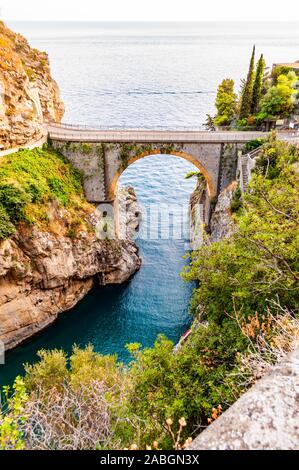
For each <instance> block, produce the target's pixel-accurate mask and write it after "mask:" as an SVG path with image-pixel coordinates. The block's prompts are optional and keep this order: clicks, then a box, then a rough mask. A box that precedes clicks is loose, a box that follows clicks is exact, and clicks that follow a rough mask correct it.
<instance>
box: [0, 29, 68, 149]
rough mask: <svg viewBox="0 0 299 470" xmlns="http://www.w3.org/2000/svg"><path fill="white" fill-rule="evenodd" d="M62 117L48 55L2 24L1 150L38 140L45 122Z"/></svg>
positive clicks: (0, 82) (0, 38)
mask: <svg viewBox="0 0 299 470" xmlns="http://www.w3.org/2000/svg"><path fill="white" fill-rule="evenodd" d="M63 114H64V105H63V102H62V101H61V99H60V96H59V88H58V86H57V84H56V82H55V81H54V80H53V78H52V77H51V73H50V66H49V60H48V56H47V54H46V53H45V52H40V51H38V50H37V49H33V48H31V47H30V45H29V44H28V42H27V40H26V39H25V38H24V37H23V36H21V35H20V34H16V33H14V32H13V31H11V30H10V29H9V28H7V27H6V26H5V25H4V23H3V22H1V21H0V150H1V149H7V148H11V147H17V146H20V145H24V144H26V143H28V142H30V141H33V140H38V139H39V138H41V137H42V135H43V122H44V121H45V120H47V121H56V122H58V121H60V120H61V118H62V116H63Z"/></svg>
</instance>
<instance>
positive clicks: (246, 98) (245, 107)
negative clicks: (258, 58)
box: [239, 46, 255, 119]
mask: <svg viewBox="0 0 299 470" xmlns="http://www.w3.org/2000/svg"><path fill="white" fill-rule="evenodd" d="M254 57H255V46H253V51H252V55H251V59H250V64H249V70H248V74H247V79H246V82H245V84H244V88H243V91H242V96H241V106H240V114H239V117H240V119H243V118H246V117H248V116H249V115H250V113H251V103H252V92H253V82H254Z"/></svg>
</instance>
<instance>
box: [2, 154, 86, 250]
mask: <svg viewBox="0 0 299 470" xmlns="http://www.w3.org/2000/svg"><path fill="white" fill-rule="evenodd" d="M93 210H94V209H93V207H92V206H91V205H90V204H88V203H87V202H86V200H85V198H84V195H83V189H82V184H81V175H80V173H79V172H78V171H77V170H75V169H74V168H73V167H72V166H71V165H70V164H69V163H67V161H66V160H65V159H64V157H62V156H61V155H60V154H59V153H57V152H56V151H54V150H52V149H50V148H47V147H44V149H34V150H21V151H19V152H17V153H14V154H12V155H9V156H6V157H3V158H1V160H0V241H1V240H3V239H5V238H8V237H10V236H12V235H13V234H14V233H15V232H16V230H17V229H21V228H29V227H30V226H36V227H37V228H39V229H40V230H48V231H50V232H54V233H57V234H59V235H66V234H67V233H68V231H69V230H70V228H71V227H73V228H74V227H75V226H77V228H79V227H80V225H82V226H85V222H84V217H86V215H88V213H90V212H91V211H93Z"/></svg>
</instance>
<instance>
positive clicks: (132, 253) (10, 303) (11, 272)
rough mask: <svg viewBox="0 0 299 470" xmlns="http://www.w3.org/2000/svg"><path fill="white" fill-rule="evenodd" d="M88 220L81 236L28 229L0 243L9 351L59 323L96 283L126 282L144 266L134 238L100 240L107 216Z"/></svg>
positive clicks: (0, 297) (2, 325) (0, 300)
mask: <svg viewBox="0 0 299 470" xmlns="http://www.w3.org/2000/svg"><path fill="white" fill-rule="evenodd" d="M60 211H61V209H60ZM62 211H63V212H64V213H63V214H61V217H62V220H63V219H64V220H65V219H66V218H67V214H66V213H65V209H63V210H62ZM86 223H87V226H86V227H87V228H86V230H81V231H80V232H79V233H78V234H77V236H76V237H69V236H61V235H57V234H55V233H53V231H51V232H50V231H42V230H39V229H37V228H34V227H33V228H26V227H23V228H20V229H19V230H18V231H17V233H16V234H15V235H14V236H13V237H12V238H9V239H7V240H3V241H2V242H0V340H2V341H3V342H4V344H5V349H7V350H8V349H11V348H13V347H15V346H17V345H18V344H20V343H21V342H22V341H24V340H25V339H26V338H29V337H30V336H32V335H33V334H35V333H37V332H38V331H40V330H42V329H43V328H45V327H46V326H48V325H50V324H51V323H53V322H54V321H55V319H56V318H57V316H58V314H59V313H61V312H64V311H66V310H68V309H70V308H72V307H73V306H74V305H75V304H76V303H77V302H78V301H79V300H81V299H82V298H83V297H84V296H85V295H86V294H87V292H88V291H89V290H90V289H91V287H92V286H93V285H94V283H95V282H98V283H100V284H101V285H103V284H115V283H122V282H124V281H126V280H127V279H129V278H130V277H131V276H132V275H133V274H134V273H135V272H136V270H138V269H139V267H140V265H141V260H140V258H139V256H138V249H137V247H136V245H135V244H134V243H133V242H132V241H130V240H102V239H98V238H97V237H96V235H95V233H96V228H97V226H98V225H99V224H100V225H102V224H103V220H102V219H101V216H99V215H98V213H97V212H96V211H95V212H94V213H91V214H89V215H88V216H87V218H86ZM130 224H132V220H131V218H130Z"/></svg>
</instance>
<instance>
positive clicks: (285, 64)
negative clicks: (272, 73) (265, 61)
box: [273, 60, 299, 70]
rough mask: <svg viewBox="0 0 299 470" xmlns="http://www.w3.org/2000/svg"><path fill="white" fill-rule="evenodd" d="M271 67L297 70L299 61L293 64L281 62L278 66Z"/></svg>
mask: <svg viewBox="0 0 299 470" xmlns="http://www.w3.org/2000/svg"><path fill="white" fill-rule="evenodd" d="M273 67H290V69H298V70H299V60H295V62H281V63H279V64H273Z"/></svg>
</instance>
